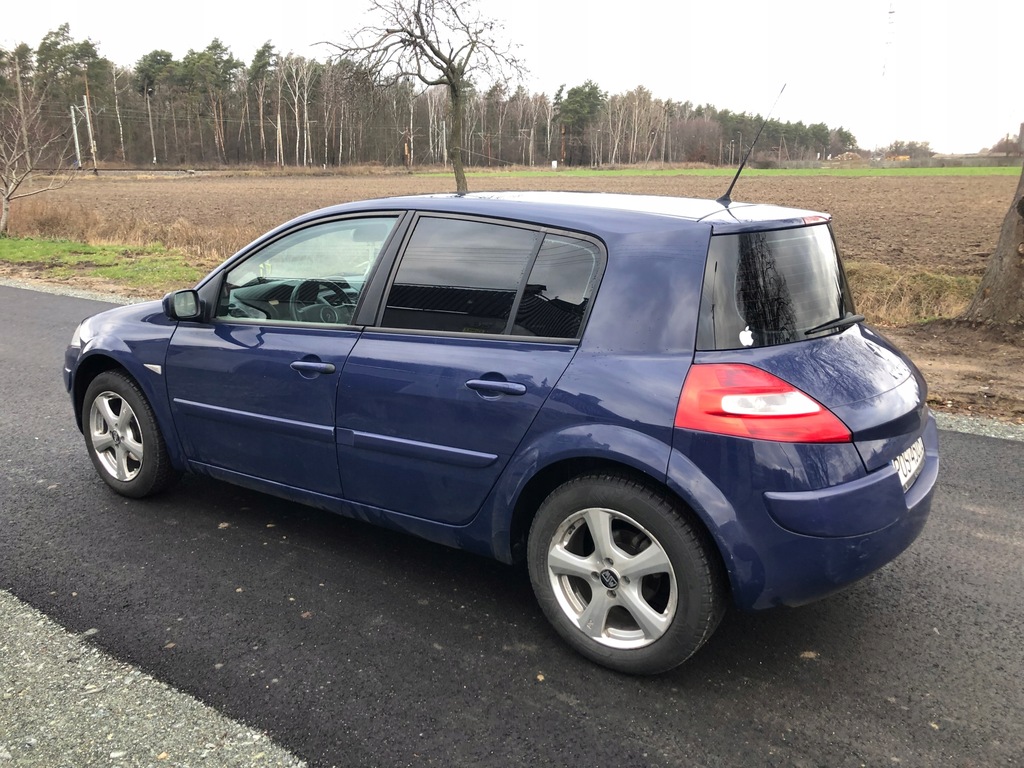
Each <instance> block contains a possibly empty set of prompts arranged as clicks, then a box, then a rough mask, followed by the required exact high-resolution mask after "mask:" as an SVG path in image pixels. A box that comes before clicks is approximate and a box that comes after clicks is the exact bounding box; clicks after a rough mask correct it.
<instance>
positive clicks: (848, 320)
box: [804, 314, 866, 336]
mask: <svg viewBox="0 0 1024 768" xmlns="http://www.w3.org/2000/svg"><path fill="white" fill-rule="evenodd" d="M865 319H866V318H865V317H864V315H854V314H849V315H843V316H842V317H837V318H836V319H835V320H829V321H828V322H825V323H822V324H821V325H816V326H814V327H813V328H808V329H807V330H806V331H804V336H810V335H811V334H812V333H820V332H821V331H828V330H831V329H832V328H845V327H846V326H848V325H854V324H855V323H862V322H864V320H865Z"/></svg>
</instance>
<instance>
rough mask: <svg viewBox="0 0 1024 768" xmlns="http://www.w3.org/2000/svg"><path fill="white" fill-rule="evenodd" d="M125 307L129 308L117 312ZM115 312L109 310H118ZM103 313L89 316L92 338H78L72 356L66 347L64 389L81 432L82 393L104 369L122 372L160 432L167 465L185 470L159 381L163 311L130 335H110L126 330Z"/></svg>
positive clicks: (165, 339) (166, 325)
mask: <svg viewBox="0 0 1024 768" xmlns="http://www.w3.org/2000/svg"><path fill="white" fill-rule="evenodd" d="M122 309H128V308H122ZM118 311H119V310H112V312H118ZM104 314H106V313H103V314H100V315H97V316H95V317H94V318H90V321H91V322H90V330H91V332H92V335H91V337H90V338H89V339H88V340H83V345H82V347H81V350H80V352H79V353H78V355H77V358H76V357H75V356H74V349H75V348H74V347H71V348H69V349H68V353H67V355H66V361H65V368H66V370H67V373H66V376H67V385H68V390H69V393H70V394H71V397H72V402H73V404H74V409H75V419H76V422H77V424H78V426H79V428H81V424H82V408H83V401H84V399H85V391H86V389H88V387H89V383H90V382H91V381H92V380H93V379H94V378H95V377H96V376H97V375H98V374H99V373H102V372H103V371H107V370H111V369H120V370H123V371H124V372H125V373H126V374H127V375H128V376H131V377H132V379H134V380H135V382H136V383H137V384H138V385H139V388H140V389H142V392H143V394H144V395H145V396H146V400H147V401H148V402H149V405H150V408H152V409H153V415H154V417H155V418H156V420H157V424H158V425H159V426H160V431H161V432H162V433H163V436H164V442H165V443H166V446H167V451H168V453H169V454H170V458H171V463H172V464H173V465H174V467H175V468H176V469H178V470H184V469H185V459H184V453H183V452H182V450H181V443H180V441H179V439H178V433H177V430H176V429H175V428H174V420H173V419H172V418H171V411H170V406H169V403H168V401H167V387H166V384H165V382H164V374H163V366H164V360H165V358H166V357H167V347H168V344H169V343H170V338H171V334H172V333H173V331H174V325H173V323H171V321H169V320H167V319H166V318H165V317H164V316H163V315H162V313H160V314H156V315H151V316H149V317H146V318H144V323H146V326H144V327H146V331H145V332H143V333H138V334H133V335H129V336H125V335H123V333H116V332H114V331H115V329H116V330H119V331H123V330H124V328H125V326H123V325H119V324H115V323H112V322H104V321H103V315H104Z"/></svg>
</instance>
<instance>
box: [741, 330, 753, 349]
mask: <svg viewBox="0 0 1024 768" xmlns="http://www.w3.org/2000/svg"><path fill="white" fill-rule="evenodd" d="M740 344H742V345H743V346H744V347H750V346H753V344H754V334H753V332H752V331H751V330H750V326H749V325H748V326H747V327H746V328H744V329H743V330H742V331H740Z"/></svg>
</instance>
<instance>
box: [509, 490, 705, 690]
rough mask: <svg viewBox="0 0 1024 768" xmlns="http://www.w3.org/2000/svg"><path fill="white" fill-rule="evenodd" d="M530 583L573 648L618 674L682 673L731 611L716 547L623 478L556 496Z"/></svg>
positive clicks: (538, 528)
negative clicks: (676, 669) (673, 670)
mask: <svg viewBox="0 0 1024 768" xmlns="http://www.w3.org/2000/svg"><path fill="white" fill-rule="evenodd" d="M528 562H529V569H530V578H531V581H532V582H533V589H534V592H535V593H536V595H537V600H538V602H539V603H540V606H541V608H542V610H543V611H544V613H545V615H546V616H547V618H548V620H549V621H550V622H551V623H552V624H553V625H554V627H555V629H556V630H558V632H559V634H561V635H562V637H563V638H565V639H566V640H567V641H568V642H569V644H570V645H572V646H573V647H574V648H575V649H576V650H578V651H579V652H580V653H582V654H583V655H584V656H587V657H588V658H590V659H592V660H593V661H596V662H598V663H599V664H603V665H604V666H607V667H610V668H612V669H616V670H619V671H621V672H629V673H634V674H653V673H656V672H663V671H665V670H668V669H671V668H673V667H675V666H678V665H679V664H682V663H683V662H684V661H686V659H688V658H689V657H690V656H691V655H693V653H695V652H696V651H697V649H698V648H700V647H701V646H702V645H703V644H704V642H705V641H706V640H707V639H708V638H709V637H710V636H711V634H712V633H713V632H714V630H715V628H716V627H717V626H718V623H719V621H720V620H721V618H722V614H723V613H724V608H725V588H724V579H723V577H722V574H721V568H720V566H719V565H718V560H717V558H716V557H715V554H714V553H713V552H712V551H711V544H710V541H709V537H708V536H707V535H706V533H705V532H704V531H703V529H702V528H700V527H698V525H697V524H696V523H694V522H692V521H691V520H690V519H689V518H688V516H686V515H684V514H680V510H679V509H677V507H676V506H675V504H674V503H673V502H672V501H670V500H669V498H668V497H666V496H665V495H663V494H661V493H659V492H657V491H655V490H653V489H651V488H649V487H647V486H645V485H643V484H641V483H637V482H635V481H633V480H631V479H628V478H625V477H620V476H617V475H588V476H584V477H579V478H576V479H574V480H572V481H570V482H568V483H566V484H564V485H562V486H560V487H559V488H557V489H556V490H555V491H554V492H553V493H552V494H551V495H550V496H548V498H547V499H546V500H545V501H544V503H543V504H542V505H541V508H540V510H539V511H538V513H537V517H536V518H535V519H534V522H533V525H532V527H531V529H530V540H529V549H528Z"/></svg>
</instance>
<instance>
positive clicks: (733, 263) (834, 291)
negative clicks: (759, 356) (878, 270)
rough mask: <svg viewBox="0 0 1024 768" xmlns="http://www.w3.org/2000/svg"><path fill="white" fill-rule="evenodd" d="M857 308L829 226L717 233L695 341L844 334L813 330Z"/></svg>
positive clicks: (732, 343)
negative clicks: (854, 307)
mask: <svg viewBox="0 0 1024 768" xmlns="http://www.w3.org/2000/svg"><path fill="white" fill-rule="evenodd" d="M853 311H854V310H853V300H852V298H851V296H850V290H849V287H848V286H847V282H846V275H845V273H844V272H843V267H842V263H841V261H840V259H839V254H838V253H837V251H836V249H835V244H834V243H833V240H832V233H831V230H830V229H829V227H828V225H826V224H820V225H815V226H809V227H799V228H796V229H783V230H774V231H768V232H744V233H741V234H729V235H715V236H713V237H712V238H711V246H710V249H709V251H708V261H707V267H706V269H705V273H704V286H703V290H702V293H701V308H700V317H699V320H698V324H697V348H698V349H701V350H715V349H743V348H745V347H767V346H772V345H775V344H787V343H790V342H795V341H801V340H803V339H807V338H813V337H817V336H822V335H827V334H830V333H838V332H840V330H841V329H838V328H832V329H828V330H823V331H812V332H811V333H808V331H811V329H814V328H816V327H817V326H819V325H822V324H824V323H828V322H829V321H831V320H836V319H838V318H841V317H843V316H844V315H846V314H849V313H852V312H853Z"/></svg>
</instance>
